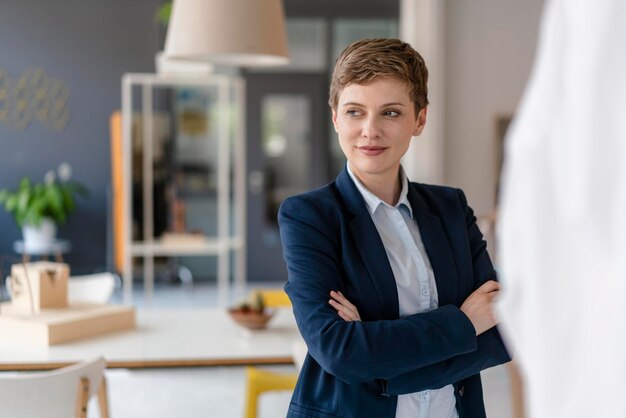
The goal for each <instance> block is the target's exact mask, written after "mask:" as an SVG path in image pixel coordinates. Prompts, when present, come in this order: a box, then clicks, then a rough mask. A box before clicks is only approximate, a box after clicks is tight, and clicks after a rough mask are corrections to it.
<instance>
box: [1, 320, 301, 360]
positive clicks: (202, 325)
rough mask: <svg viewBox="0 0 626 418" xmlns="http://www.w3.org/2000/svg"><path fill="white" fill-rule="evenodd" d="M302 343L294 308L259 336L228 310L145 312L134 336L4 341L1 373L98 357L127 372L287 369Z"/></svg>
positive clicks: (128, 334) (113, 335)
mask: <svg viewBox="0 0 626 418" xmlns="http://www.w3.org/2000/svg"><path fill="white" fill-rule="evenodd" d="M299 338H300V336H299V333H298V329H297V327H296V324H295V320H294V317H293V314H292V313H291V310H290V309H278V310H277V312H276V313H275V315H274V318H272V319H271V321H270V322H269V324H268V327H267V328H266V329H264V330H258V331H249V330H246V329H244V328H241V327H240V326H238V325H237V324H235V323H234V322H233V321H232V319H231V318H230V317H229V316H228V314H227V313H226V311H225V310H223V309H203V310H140V311H137V328H136V329H135V330H132V331H122V332H117V333H113V334H108V335H103V336H99V337H95V338H88V339H84V340H78V341H75V342H69V343H65V344H59V345H53V346H50V347H45V346H32V345H18V344H16V343H11V342H8V341H3V339H2V338H0V370H30V369H51V368H57V367H61V366H64V365H67V364H71V363H75V362H77V361H80V360H84V359H91V358H95V357H97V356H104V358H105V359H106V360H107V363H108V367H125V368H130V367H172V366H174V367H180V366H217V365H235V364H288V363H291V362H292V355H291V350H292V345H293V342H294V340H296V339H299Z"/></svg>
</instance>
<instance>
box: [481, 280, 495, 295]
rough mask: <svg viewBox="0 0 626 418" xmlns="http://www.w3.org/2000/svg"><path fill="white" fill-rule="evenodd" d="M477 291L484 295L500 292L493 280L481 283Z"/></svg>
mask: <svg viewBox="0 0 626 418" xmlns="http://www.w3.org/2000/svg"><path fill="white" fill-rule="evenodd" d="M478 290H480V291H481V292H484V293H489V292H495V291H497V290H500V283H498V282H496V281H495V280H489V281H487V282H485V283H483V284H482V286H480V287H479V288H478Z"/></svg>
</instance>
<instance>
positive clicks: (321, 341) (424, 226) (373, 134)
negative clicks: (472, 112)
mask: <svg viewBox="0 0 626 418" xmlns="http://www.w3.org/2000/svg"><path fill="white" fill-rule="evenodd" d="M427 79H428V72H427V69H426V66H425V64H424V61H423V59H422V57H421V56H420V55H419V54H418V53H417V52H416V51H415V50H414V49H413V48H411V46H410V45H408V44H406V43H403V42H401V41H399V40H395V39H372V40H363V41H359V42H356V43H354V44H352V45H350V46H349V47H348V48H346V49H345V50H344V51H343V52H342V54H341V55H340V56H339V58H338V59H337V62H336V64H335V69H334V72H333V77H332V81H331V86H330V99H329V104H330V106H331V108H332V119H333V124H334V126H335V130H336V131H337V134H338V136H339V143H340V145H341V149H342V150H343V152H344V154H345V155H346V158H347V160H348V162H347V164H346V168H345V169H344V170H343V172H342V173H341V174H339V176H338V177H337V179H336V180H335V181H334V182H332V183H330V184H328V185H327V186H325V187H322V188H321V189H318V190H314V191H311V192H308V193H305V194H303V195H299V196H295V197H291V198H289V199H287V200H285V202H283V204H282V205H281V208H280V211H279V217H278V219H279V224H280V230H281V239H282V242H283V253H284V257H285V260H286V262H287V268H288V271H289V279H288V282H287V284H286V286H285V290H286V292H287V293H288V295H289V297H290V299H291V301H292V304H293V310H294V314H295V317H296V321H297V323H298V327H299V329H300V332H301V334H302V336H303V338H304V340H305V341H306V343H307V347H308V351H309V354H308V355H307V358H306V360H305V363H304V365H303V368H302V371H301V373H300V378H299V380H298V384H297V386H296V389H295V391H294V394H293V398H292V402H291V404H290V407H289V412H288V417H345V418H347V417H359V418H361V417H376V418H385V417H390V418H391V417H396V418H408V417H434V418H451V417H462V418H463V417H471V418H474V417H484V416H485V410H484V405H483V398H482V388H481V383H480V375H479V372H480V371H481V370H483V369H485V368H487V367H492V366H495V365H498V364H501V363H504V362H506V361H508V360H509V356H508V354H507V352H506V350H505V348H504V345H503V343H502V340H501V339H500V336H499V334H498V332H497V330H496V329H495V327H494V326H495V321H494V318H493V315H492V300H493V298H494V297H495V296H496V295H497V292H498V284H497V282H495V281H494V280H495V278H496V274H495V272H494V270H493V267H492V264H491V261H490V260H489V255H488V254H487V251H486V244H485V242H484V241H483V239H482V235H481V233H480V231H479V230H478V228H477V226H476V223H475V217H474V215H473V212H472V210H471V209H470V208H469V207H468V206H467V202H466V200H465V196H464V195H463V192H461V191H460V190H458V189H452V188H448V187H442V186H430V185H424V184H419V183H409V182H408V179H407V178H406V176H405V175H404V171H403V170H402V167H401V165H400V159H401V158H402V156H403V155H404V154H405V153H406V151H407V149H408V147H409V143H410V141H411V138H412V137H413V136H417V135H419V134H420V133H421V132H422V130H423V129H424V126H425V124H426V115H427V105H428V98H427V86H426V83H427Z"/></svg>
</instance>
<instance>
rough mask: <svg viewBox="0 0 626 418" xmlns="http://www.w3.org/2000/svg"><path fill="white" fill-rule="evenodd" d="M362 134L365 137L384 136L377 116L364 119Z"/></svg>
mask: <svg viewBox="0 0 626 418" xmlns="http://www.w3.org/2000/svg"><path fill="white" fill-rule="evenodd" d="M361 135H363V137H365V138H380V137H381V136H382V131H381V127H380V124H379V121H378V120H377V119H376V117H375V116H370V117H368V118H366V119H365V120H364V121H363V127H362V128H361Z"/></svg>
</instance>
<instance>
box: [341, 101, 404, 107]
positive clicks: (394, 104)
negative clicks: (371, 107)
mask: <svg viewBox="0 0 626 418" xmlns="http://www.w3.org/2000/svg"><path fill="white" fill-rule="evenodd" d="M341 106H365V105H363V104H361V103H358V102H346V103H343V104H342V105H341ZM387 106H405V107H406V105H405V104H404V103H401V102H390V103H385V104H382V105H380V107H387Z"/></svg>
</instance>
